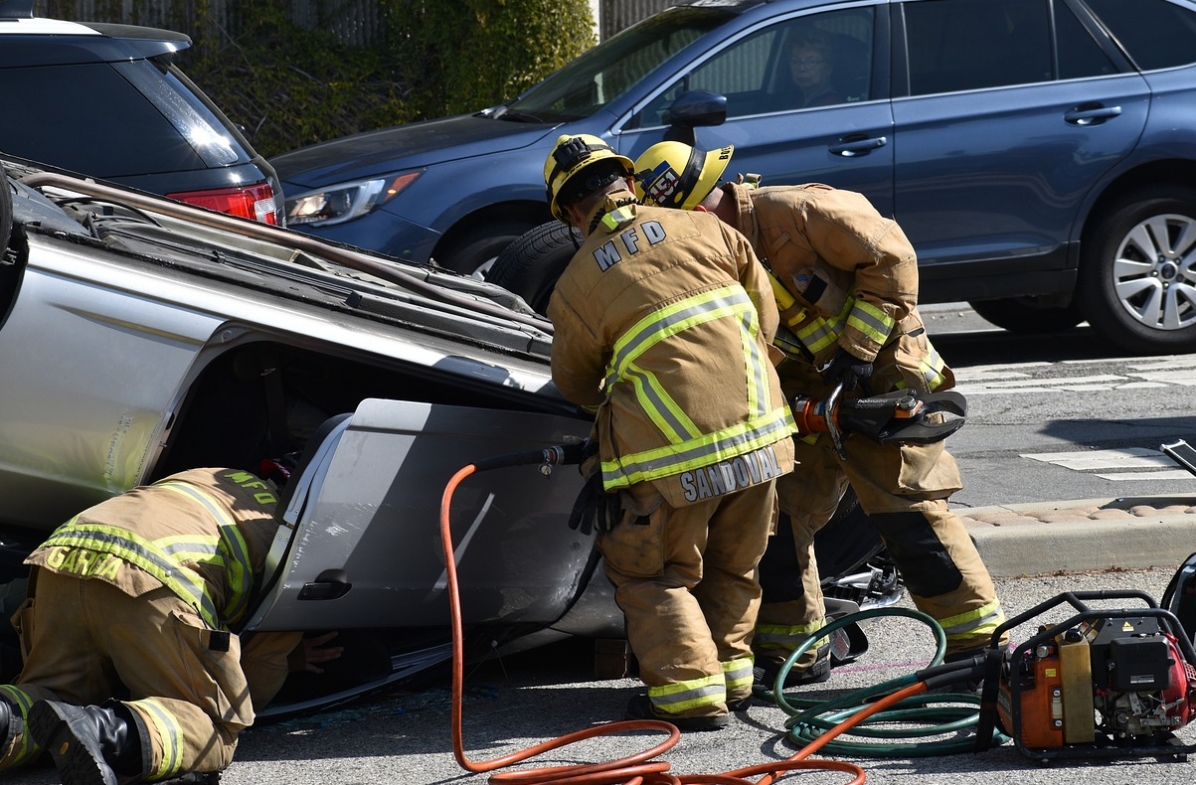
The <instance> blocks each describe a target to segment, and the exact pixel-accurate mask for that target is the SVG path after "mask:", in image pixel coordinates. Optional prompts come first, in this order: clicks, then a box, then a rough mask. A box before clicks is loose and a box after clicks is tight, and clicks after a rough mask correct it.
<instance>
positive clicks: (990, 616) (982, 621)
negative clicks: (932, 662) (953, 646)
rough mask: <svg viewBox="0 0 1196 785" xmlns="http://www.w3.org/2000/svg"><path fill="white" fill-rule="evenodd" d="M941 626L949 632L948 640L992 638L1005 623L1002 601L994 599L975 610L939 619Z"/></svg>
mask: <svg viewBox="0 0 1196 785" xmlns="http://www.w3.org/2000/svg"><path fill="white" fill-rule="evenodd" d="M937 621H938V623H939V626H941V627H942V628H943V632H945V633H947V641H948V642H951V641H961V640H974V639H976V638H991V637H992V634H993V632H994V631H996V629H997V627H999V626H1001V625H1002V624H1004V623H1005V614H1004V613H1002V612H1001V601H1000V600H993V601H991V602H988V603H986V604H984V605H981V606H980V607H979V608H976V609H974V610H970V611H965V612H963V613H958V614H956V615H954V616H948V617H946V618H944V619H938V620H937Z"/></svg>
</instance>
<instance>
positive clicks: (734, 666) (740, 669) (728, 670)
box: [723, 657, 753, 693]
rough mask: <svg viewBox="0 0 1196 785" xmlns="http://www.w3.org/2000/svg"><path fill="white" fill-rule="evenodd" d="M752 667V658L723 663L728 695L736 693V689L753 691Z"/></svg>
mask: <svg viewBox="0 0 1196 785" xmlns="http://www.w3.org/2000/svg"><path fill="white" fill-rule="evenodd" d="M752 665H753V662H752V658H751V657H741V658H740V659H737V660H731V661H730V662H724V663H723V680H724V681H725V682H726V685H727V692H728V693H732V692H736V691H737V689H736V688H739V689H743V688H748V689H751V686H752Z"/></svg>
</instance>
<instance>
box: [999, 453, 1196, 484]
mask: <svg viewBox="0 0 1196 785" xmlns="http://www.w3.org/2000/svg"><path fill="white" fill-rule="evenodd" d="M1020 457H1022V458H1029V459H1030V460H1034V461H1040V462H1042V463H1049V464H1051V465H1052V466H1059V467H1061V468H1064V469H1071V470H1072V471H1077V472H1085V473H1089V472H1091V473H1092V474H1093V476H1095V477H1100V478H1101V479H1104V480H1110V481H1113V482H1126V481H1144V480H1187V479H1191V477H1192V475H1190V474H1188V472H1187V471H1186V470H1184V469H1176V468H1175V462H1174V461H1172V460H1171V459H1170V458H1169V457H1167V456H1166V455H1164V454H1163V453H1161V452H1159V451H1158V450H1151V449H1148V448H1146V447H1126V448H1124V449H1117V450H1076V451H1071V452H1042V453H1026V454H1022V455H1021V456H1020ZM1098 469H1160V471H1136V472H1114V473H1112V474H1106V473H1099V472H1096V471H1094V470H1098Z"/></svg>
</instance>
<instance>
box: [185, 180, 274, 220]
mask: <svg viewBox="0 0 1196 785" xmlns="http://www.w3.org/2000/svg"><path fill="white" fill-rule="evenodd" d="M166 195H167V196H169V197H170V198H171V199H177V200H179V201H180V202H186V203H187V204H193V205H196V206H197V207H206V208H207V209H209V210H216V211H218V212H221V213H228V214H229V215H235V216H237V217H238V218H248V219H249V220H251V221H261V222H262V223H264V224H277V223H278V213H277V212H276V211H275V205H274V189H273V188H272V187H271V186H270V184H269V183H258V184H257V185H247V186H243V187H241V188H216V189H213V190H211V191H186V192H183V193H177V194H166Z"/></svg>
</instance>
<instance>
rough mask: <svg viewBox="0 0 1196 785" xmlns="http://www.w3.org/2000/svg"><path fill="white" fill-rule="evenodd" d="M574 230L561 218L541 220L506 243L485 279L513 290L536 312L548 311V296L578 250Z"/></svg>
mask: <svg viewBox="0 0 1196 785" xmlns="http://www.w3.org/2000/svg"><path fill="white" fill-rule="evenodd" d="M574 237H575V235H574V233H573V230H572V229H571V228H570V227H568V226H567V225H565V224H563V223H561V222H560V221H549V222H548V223H544V224H540V225H539V226H537V227H535V228H534V229H531V230H529V231H527V232H526V233H524V234H523V235H522V236H521V237H520V238H519V239H517V240H516V241H515V242H513V243H511V244H510V245H508V246H507V248H506V250H504V251H503V252H502V253H501V254H499V255H498V259H497V260H495V262H494V266H493V267H491V268H490V274H489V275H488V276H487V277H486V280H487V281H489V282H490V283H495V284H498V285H499V286H501V287H503V288H504V289H507V290H509V291H512V292H514V293H515V294H517V295H519V296H520V297H522V298H523V299H524V301H525V302H526V303H527V304H528V305H530V306H531V307H532V308H533V309H535V311H536V312H537V313H540V314H543V313H546V312H547V311H548V298H549V297H551V296H552V289H553V287H555V286H556V282H557V280H558V279H559V278H560V277H561V273H563V272H565V268H566V267H568V266H569V260H570V259H572V258H573V254H574V253H576V252H577V247H578V246H577V243H580V242H581V240H580V239H578V240H577V243H575V242H574Z"/></svg>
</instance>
